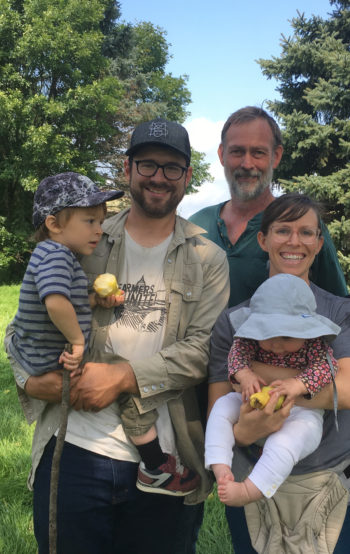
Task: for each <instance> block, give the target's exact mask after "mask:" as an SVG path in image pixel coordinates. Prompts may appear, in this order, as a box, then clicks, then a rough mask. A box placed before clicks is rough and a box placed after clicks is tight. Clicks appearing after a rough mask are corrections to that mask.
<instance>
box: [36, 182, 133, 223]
mask: <svg viewBox="0 0 350 554" xmlns="http://www.w3.org/2000/svg"><path fill="white" fill-rule="evenodd" d="M123 194H124V192H123V191H122V190H106V191H102V190H100V189H99V188H98V186H97V185H96V184H95V183H94V182H93V181H91V179H89V178H88V177H85V175H80V173H74V172H73V171H68V172H67V173H59V174H58V175H52V176H51V177H46V178H45V179H43V180H42V181H41V183H40V184H39V186H38V188H37V190H36V192H35V194H34V205H33V225H34V228H35V229H38V227H40V225H41V224H42V223H44V221H45V219H46V217H47V216H48V215H55V214H57V213H58V212H60V211H61V210H63V209H64V208H88V207H91V206H98V205H99V204H103V203H104V202H108V200H115V199H116V198H120V197H121V196H123Z"/></svg>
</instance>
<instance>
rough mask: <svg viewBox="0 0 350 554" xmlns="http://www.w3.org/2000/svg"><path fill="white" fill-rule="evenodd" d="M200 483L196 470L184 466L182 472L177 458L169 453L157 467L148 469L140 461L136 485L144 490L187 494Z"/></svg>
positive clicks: (157, 492)
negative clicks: (164, 460) (177, 465)
mask: <svg viewBox="0 0 350 554" xmlns="http://www.w3.org/2000/svg"><path fill="white" fill-rule="evenodd" d="M199 483H200V477H199V475H197V474H196V473H195V472H194V471H192V470H191V469H188V468H186V467H185V468H184V470H183V472H182V473H179V472H178V471H176V459H175V457H174V456H171V454H168V459H167V461H166V462H164V464H162V465H161V466H159V467H157V468H156V469H152V470H150V469H147V468H146V467H145V464H144V463H143V462H140V465H139V470H138V476H137V482H136V486H137V488H138V489H140V490H141V491H143V492H153V493H156V494H168V495H170V496H186V494H190V493H191V492H193V491H194V490H195V489H196V488H197V487H198V485H199Z"/></svg>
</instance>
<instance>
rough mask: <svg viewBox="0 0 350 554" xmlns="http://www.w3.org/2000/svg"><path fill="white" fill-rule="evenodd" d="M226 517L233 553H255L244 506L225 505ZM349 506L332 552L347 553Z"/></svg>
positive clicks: (349, 538)
mask: <svg viewBox="0 0 350 554" xmlns="http://www.w3.org/2000/svg"><path fill="white" fill-rule="evenodd" d="M226 519H227V523H228V526H229V528H230V533H231V538H232V544H233V548H234V551H235V554H256V550H255V549H254V548H253V547H252V544H251V542H250V536H249V531H248V527H247V522H246V519H245V514H244V508H232V507H229V506H226ZM349 545H350V507H349V506H348V509H347V511H346V515H345V520H344V523H343V527H342V530H341V533H340V535H339V539H338V542H337V545H336V547H335V549H334V553H333V554H349V550H350V546H349Z"/></svg>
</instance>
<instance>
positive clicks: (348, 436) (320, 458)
mask: <svg viewBox="0 0 350 554" xmlns="http://www.w3.org/2000/svg"><path fill="white" fill-rule="evenodd" d="M311 290H312V292H313V293H314V295H315V298H316V303H317V313H319V314H321V315H323V316H325V317H328V318H329V319H331V320H332V321H334V323H336V324H337V325H339V326H340V327H341V332H340V333H339V335H338V336H337V337H336V339H335V340H334V341H333V342H332V343H331V346H332V348H333V351H334V357H335V358H336V359H340V358H346V357H350V299H348V298H342V297H339V296H335V295H334V294H331V293H329V292H327V291H325V290H323V289H320V288H319V287H317V286H316V285H314V284H313V283H311ZM247 305H249V301H246V302H243V303H242V304H239V305H238V306H235V307H233V308H230V309H228V310H225V311H224V312H222V314H221V315H220V316H219V318H218V320H217V322H216V324H215V327H214V329H213V333H212V337H211V351H210V361H209V370H208V372H209V377H208V381H209V383H217V382H222V381H227V356H228V353H229V351H230V348H231V345H232V342H233V336H234V329H233V327H232V325H231V322H230V319H229V315H230V313H231V312H232V311H234V310H237V309H238V308H240V307H242V306H247ZM338 423H339V432H337V430H336V427H335V422H334V413H333V411H331V410H329V411H326V412H325V416H324V426H323V438H322V441H321V444H320V446H319V447H318V448H317V449H316V450H315V451H314V452H313V453H312V454H310V456H307V457H306V458H304V459H303V460H301V461H300V462H299V463H298V464H297V465H296V466H295V468H294V469H293V471H292V473H293V474H302V473H310V472H312V471H318V470H322V469H326V468H331V467H334V466H336V465H338V464H339V463H340V462H342V461H343V460H344V459H346V458H348V457H350V433H349V428H350V410H341V411H339V412H338ZM240 450H242V451H244V452H245V454H246V455H247V456H248V457H249V459H250V461H252V462H253V463H254V462H255V461H256V460H254V457H255V455H256V454H257V449H254V445H253V446H252V447H249V449H240Z"/></svg>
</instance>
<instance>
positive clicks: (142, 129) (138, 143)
mask: <svg viewBox="0 0 350 554" xmlns="http://www.w3.org/2000/svg"><path fill="white" fill-rule="evenodd" d="M152 144H153V145H154V146H167V147H168V148H173V150H176V151H177V152H179V153H180V154H182V155H183V156H184V157H185V158H186V161H187V163H188V164H189V163H190V161H191V146H190V139H189V138H188V133H187V131H186V129H185V127H183V126H182V125H180V123H176V122H175V121H167V120H166V119H162V118H160V117H158V118H157V119H152V121H146V122H145V123H140V125H138V126H137V127H136V128H135V130H134V132H133V134H132V135H131V140H130V146H129V148H128V150H127V151H126V154H127V155H128V156H130V155H132V154H134V152H136V150H138V149H139V148H141V147H142V146H148V145H152Z"/></svg>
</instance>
